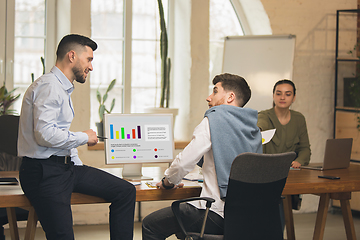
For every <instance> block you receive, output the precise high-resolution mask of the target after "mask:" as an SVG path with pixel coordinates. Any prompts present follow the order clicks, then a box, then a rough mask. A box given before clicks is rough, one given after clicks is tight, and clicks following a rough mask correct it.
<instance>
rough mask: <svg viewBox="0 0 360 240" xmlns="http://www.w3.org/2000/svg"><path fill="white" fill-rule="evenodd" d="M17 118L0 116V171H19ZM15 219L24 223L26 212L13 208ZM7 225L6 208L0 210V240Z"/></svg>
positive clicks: (3, 237) (26, 216)
mask: <svg viewBox="0 0 360 240" xmlns="http://www.w3.org/2000/svg"><path fill="white" fill-rule="evenodd" d="M19 119H20V117H19V116H14V115H2V116H0V133H1V138H0V171H19V169H20V165H21V157H18V156H17V138H18V130H19ZM15 213H16V219H17V220H18V221H26V220H27V218H28V213H29V212H28V211H27V210H25V209H22V208H15ZM7 223H8V217H7V213H6V208H0V226H1V227H0V240H2V239H5V236H4V227H3V226H4V225H5V224H7Z"/></svg>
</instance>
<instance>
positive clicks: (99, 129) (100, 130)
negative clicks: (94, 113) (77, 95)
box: [96, 79, 116, 136]
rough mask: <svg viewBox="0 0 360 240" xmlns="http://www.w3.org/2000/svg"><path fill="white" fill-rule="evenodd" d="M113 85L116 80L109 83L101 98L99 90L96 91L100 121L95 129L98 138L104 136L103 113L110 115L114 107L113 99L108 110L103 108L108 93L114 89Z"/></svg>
mask: <svg viewBox="0 0 360 240" xmlns="http://www.w3.org/2000/svg"><path fill="white" fill-rule="evenodd" d="M115 83H116V79H113V80H112V81H111V82H110V84H109V86H108V88H107V89H106V92H105V94H104V95H103V96H101V93H100V90H99V88H98V89H97V90H96V97H97V100H98V102H99V119H100V122H97V123H96V127H97V134H98V135H99V136H104V135H103V134H104V131H103V129H104V127H103V118H104V113H105V112H106V113H111V112H112V110H113V109H114V106H115V98H113V100H112V101H111V105H110V109H107V108H106V106H105V101H106V100H107V98H108V93H109V92H110V91H111V89H113V88H114V86H115Z"/></svg>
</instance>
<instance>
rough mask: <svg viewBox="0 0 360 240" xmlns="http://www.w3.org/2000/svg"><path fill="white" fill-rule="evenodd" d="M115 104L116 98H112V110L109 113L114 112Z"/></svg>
mask: <svg viewBox="0 0 360 240" xmlns="http://www.w3.org/2000/svg"><path fill="white" fill-rule="evenodd" d="M114 106H115V98H114V99H113V100H112V102H111V106H110V111H109V113H111V112H112V110H113V109H114Z"/></svg>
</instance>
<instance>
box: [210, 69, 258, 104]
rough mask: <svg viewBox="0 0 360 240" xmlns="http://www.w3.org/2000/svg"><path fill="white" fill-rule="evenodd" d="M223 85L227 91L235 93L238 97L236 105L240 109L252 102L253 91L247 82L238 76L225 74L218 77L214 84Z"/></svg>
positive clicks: (215, 78)
mask: <svg viewBox="0 0 360 240" xmlns="http://www.w3.org/2000/svg"><path fill="white" fill-rule="evenodd" d="M218 82H220V83H221V86H222V87H223V88H224V90H225V91H233V92H234V93H235V97H236V101H237V102H236V103H237V105H238V106H239V107H243V106H245V104H246V103H247V102H248V101H249V100H250V97H251V90H250V87H249V85H248V84H247V82H246V80H245V79H244V78H243V77H240V76H238V75H234V74H230V73H223V74H219V75H216V76H215V77H214V79H213V84H214V85H215V84H217V83H218Z"/></svg>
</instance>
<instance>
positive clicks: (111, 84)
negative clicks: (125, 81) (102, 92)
mask: <svg viewBox="0 0 360 240" xmlns="http://www.w3.org/2000/svg"><path fill="white" fill-rule="evenodd" d="M115 83H116V79H113V80H112V81H111V83H110V85H109V87H108V88H107V90H106V93H108V92H109V91H110V90H111V89H113V87H114V86H115Z"/></svg>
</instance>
